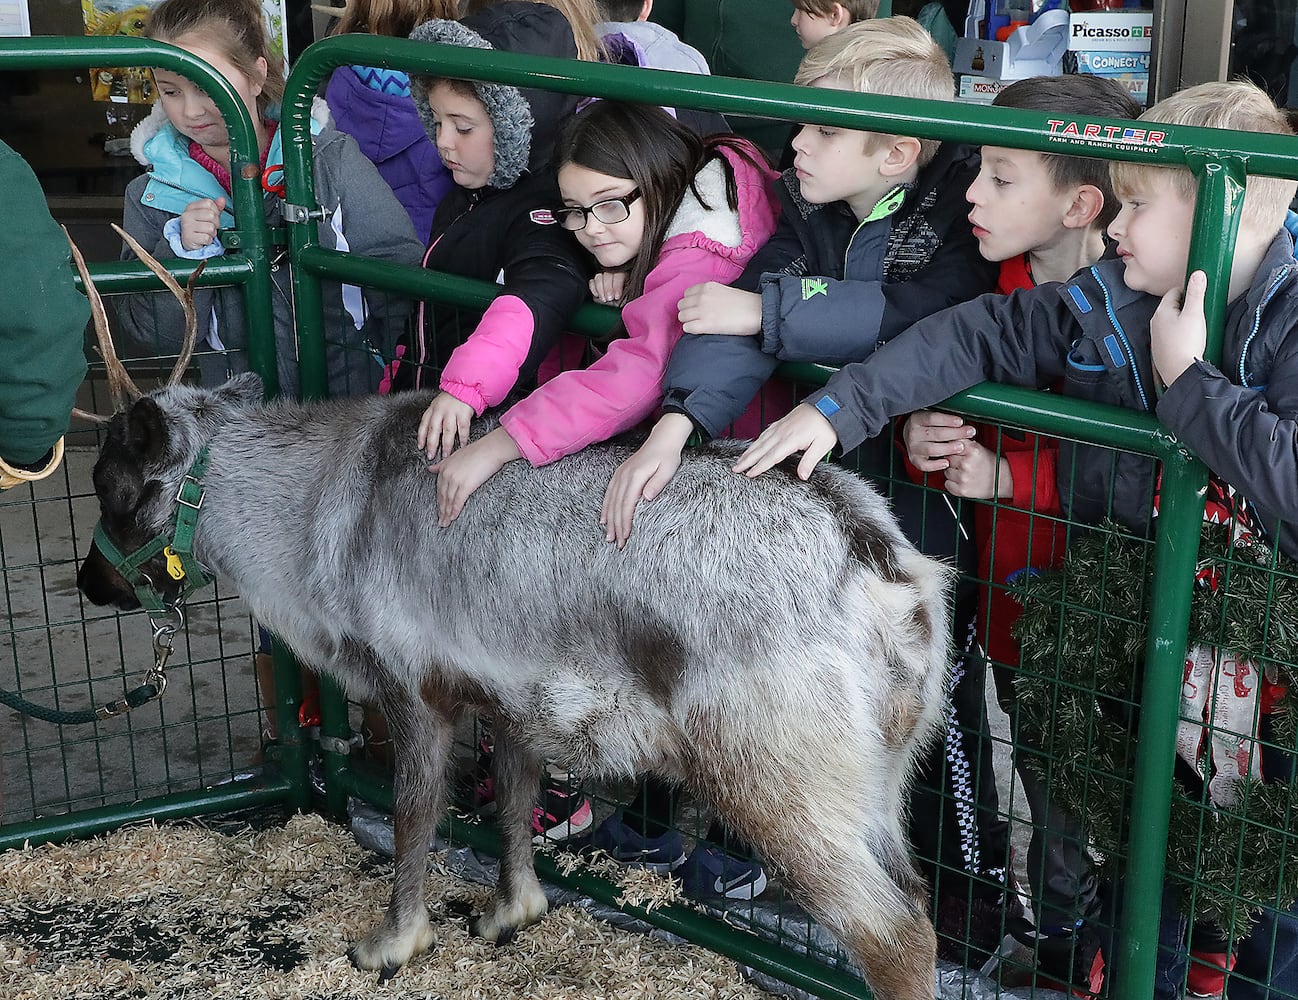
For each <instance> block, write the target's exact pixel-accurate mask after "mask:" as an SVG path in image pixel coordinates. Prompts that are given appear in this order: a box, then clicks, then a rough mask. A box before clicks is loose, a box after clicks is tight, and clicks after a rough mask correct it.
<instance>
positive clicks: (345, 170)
mask: <svg viewBox="0 0 1298 1000" xmlns="http://www.w3.org/2000/svg"><path fill="white" fill-rule="evenodd" d="M316 103H317V107H316V108H315V109H314V112H313V114H314V115H315V116H316V117H315V119H314V120H313V122H312V166H313V168H314V179H315V195H316V200H317V201H318V202H319V203H320V205H321V206H322V207H323V208H324V210H325V220H324V221H322V222H321V223H319V224H318V225H317V234H318V238H319V240H320V243H321V245H322V246H325V247H328V248H329V249H345V250H348V251H350V252H352V253H359V254H363V255H365V256H368V257H375V258H378V259H380V260H389V261H395V262H398V263H402V264H418V263H419V260H420V255H421V251H422V246H421V245H420V243H419V241H418V240H417V239H416V238H415V233H414V229H413V228H412V226H411V224H410V218H409V217H408V216H407V215H406V213H405V211H404V210H403V209H402V207H401V204H400V203H399V202H398V201H397V200H396V198H395V197H394V196H393V194H392V191H391V189H390V188H389V187H388V186H387V184H386V183H385V182H384V180H383V178H382V177H380V176H379V174H378V171H377V170H376V169H375V167H374V165H373V164H372V163H370V161H369V160H368V159H366V157H365V155H364V154H363V153H362V152H361V151H360V149H359V147H358V146H357V145H356V142H355V141H354V140H353V139H352V138H351V137H350V136H347V135H344V134H343V133H341V132H339V131H338V130H337V129H335V128H334V127H333V125H332V124H331V123H328V122H327V115H328V109H327V108H326V107H325V106H324V102H323V101H317V102H316ZM131 149H132V152H134V153H135V156H136V158H137V159H138V160H139V161H140V162H141V163H143V164H145V166H146V167H147V168H148V173H145V174H143V175H141V176H139V177H137V178H135V179H134V180H133V181H131V182H130V184H128V185H127V187H126V197H125V199H124V201H123V206H122V227H123V228H124V229H125V230H126V231H127V232H128V233H130V234H131V235H132V236H133V237H135V239H136V240H138V241H139V242H140V244H141V245H142V246H143V247H144V248H145V249H146V250H148V251H149V252H150V253H152V254H153V255H154V256H155V257H157V258H158V260H160V261H162V262H163V263H164V264H165V263H166V262H167V261H168V259H174V258H176V257H178V256H192V255H190V254H183V253H178V252H177V250H176V249H175V248H174V247H173V245H172V244H171V242H170V241H169V240H168V239H167V237H166V236H165V235H164V229H165V228H166V226H167V223H168V222H170V221H171V220H172V219H175V218H176V217H178V216H179V215H180V214H181V212H183V211H184V210H185V206H187V205H188V204H189V203H190V202H192V201H194V200H195V199H198V198H220V197H224V198H225V199H226V202H227V205H228V202H229V201H230V198H229V196H228V195H227V194H226V192H225V190H224V189H223V188H222V187H221V185H220V184H219V183H218V181H217V180H216V178H215V177H213V176H212V174H211V173H210V172H209V171H208V170H207V169H206V168H204V167H203V166H202V165H200V164H199V163H197V162H196V161H195V160H194V159H193V158H192V157H190V155H189V141H188V140H187V139H185V138H184V137H183V136H181V135H180V134H179V133H178V132H176V131H175V129H173V128H172V127H171V125H170V124H169V123H168V122H167V120H166V116H165V115H164V114H162V109H161V107H158V108H157V109H156V110H155V112H154V113H153V114H152V115H150V117H149V118H146V119H145V120H144V121H143V122H141V123H140V124H139V125H138V126H136V129H135V131H134V132H133V133H132V135H131ZM266 162H267V163H268V164H275V163H282V162H283V155H282V153H281V146H280V134H279V132H278V131H277V132H276V134H275V137H274V139H273V140H272V142H271V146H270V150H269V153H268V155H267V158H266ZM271 180H272V181H275V180H276V178H275V177H274V176H272V177H271ZM282 205H283V200H282V199H281V198H279V197H278V196H277V195H274V194H270V193H267V194H266V197H265V201H264V210H265V221H266V224H267V225H270V226H279V225H281V224H282V216H281V207H282ZM233 225H234V216H233V215H232V214H231V213H230V212H229V211H228V207H227V210H226V211H224V212H222V214H221V227H222V228H223V229H224V228H228V227H231V226H233ZM132 256H133V254H132V253H131V250H130V249H129V248H128V247H125V246H123V248H122V259H124V260H126V259H130V258H131V257H132ZM285 256H286V255H285V254H283V253H281V254H279V255H278V256H277V257H276V258H275V260H274V261H272V264H271V281H272V285H273V288H272V308H273V310H274V321H275V350H276V353H277V356H278V366H277V367H278V374H279V383H280V391H281V392H282V393H283V394H285V395H288V396H292V395H296V394H297V392H298V389H299V385H298V374H297V332H296V326H295V324H296V310H295V308H294V305H293V288H292V281H291V273H290V270H289V268H288V267H287V266H285V265H284V264H283V263H282V262H283V260H284V259H285ZM321 294H322V297H323V305H324V318H325V335H326V341H327V347H326V352H327V366H328V371H329V392H330V394H331V395H335V396H338V395H350V394H354V393H357V392H368V391H372V390H373V389H375V388H377V386H378V383H379V378H380V376H381V374H382V363H381V362H380V361H379V360H378V356H382V357H384V358H386V357H391V354H392V351H393V350H394V347H395V341H396V338H397V336H398V334H400V333H401V332H402V331H403V329H404V325H405V322H406V319H407V317H408V315H409V312H410V304H409V303H408V302H406V301H404V300H401V299H397V298H393V297H392V296H391V295H388V294H387V293H382V292H376V293H372V294H371V293H363V292H362V290H361V289H359V288H356V287H355V286H351V285H341V284H339V283H338V282H333V281H326V282H322V284H321ZM194 305H195V308H196V310H197V313H198V322H199V345H198V346H199V351H200V353H199V357H198V365H199V370H200V373H201V375H202V378H203V381H204V382H205V383H208V384H215V383H220V382H224V381H225V380H226V378H228V377H229V376H230V375H231V374H236V373H238V372H241V371H246V370H247V369H248V359H247V353H246V351H247V325H246V323H245V320H244V308H243V303H242V290H241V289H239V288H198V289H195V292H194ZM118 317H119V319H120V320H121V324H122V329H123V332H124V333H125V334H126V337H127V339H128V340H129V341H130V343H129V344H127V345H124V346H126V347H127V348H128V349H129V352H130V353H133V354H134V355H135V356H148V355H155V354H175V353H177V352H178V351H179V349H180V341H181V336H182V333H183V331H184V319H183V317H182V314H181V310H180V304H179V303H178V302H176V301H175V299H173V298H172V297H171V295H170V294H169V293H165V292H163V293H143V294H134V295H126V296H122V297H121V298H120V299H119V301H118ZM208 347H210V348H218V347H219V348H224V349H225V351H226V353H225V354H213V353H210V352H209V351H208V350H207V349H206V348H208Z"/></svg>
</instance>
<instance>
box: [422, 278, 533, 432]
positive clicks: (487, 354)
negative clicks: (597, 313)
mask: <svg viewBox="0 0 1298 1000" xmlns="http://www.w3.org/2000/svg"><path fill="white" fill-rule="evenodd" d="M535 329H536V319H535V317H533V315H532V310H531V309H529V308H528V307H527V303H526V302H524V301H523V300H522V299H520V298H519V297H518V296H517V295H501V296H499V297H498V298H496V299H495V300H494V301H493V302H492V303H491V305H490V306H488V307H487V311H486V312H484V313H483V314H482V319H481V320H479V321H478V325H477V327H476V328H474V331H473V333H471V334H469V339H468V340H466V341H465V342H464V343H463V344H461V345H460V346H459V347H457V348H456V349H455V350H454V351H452V352H451V357H450V360H449V361H447V362H446V367H445V368H443V369H442V380H441V388H442V390H443V391H444V392H448V393H450V394H451V395H452V396H454V397H455V398H456V399H458V400H459V401H460V402H462V403H467V404H468V405H469V406H472V407H473V412H474V413H476V414H477V415H478V416H482V411H483V410H485V409H486V408H487V407H489V406H495V405H496V404H497V403H499V402H500V401H501V400H502V399H504V398H505V397H506V396H507V395H509V390H510V389H512V388H514V383H516V382H517V381H518V371H519V369H520V368H522V366H523V362H524V361H526V360H527V352H528V351H529V350H531V347H532V334H533V332H534V331H535Z"/></svg>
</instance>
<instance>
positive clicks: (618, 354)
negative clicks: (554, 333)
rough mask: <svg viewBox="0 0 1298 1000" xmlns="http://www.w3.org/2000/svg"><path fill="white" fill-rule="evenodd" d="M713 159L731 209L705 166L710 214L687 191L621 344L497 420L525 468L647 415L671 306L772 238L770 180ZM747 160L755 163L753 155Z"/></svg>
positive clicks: (668, 339)
mask: <svg viewBox="0 0 1298 1000" xmlns="http://www.w3.org/2000/svg"><path fill="white" fill-rule="evenodd" d="M720 155H721V156H724V157H725V158H726V160H727V162H729V164H730V166H731V169H733V171H734V174H735V185H736V189H737V192H738V198H737V199H736V200H737V201H738V203H739V208H738V211H731V209H730V208H729V206H728V205H727V204H726V200H725V177H724V172H723V169H722V166H721V164H720V163H719V162H718V161H717V160H715V159H714V160H712V161H710V162H709V163H708V164H707V165H706V166H705V167H704V168H703V169H702V170H700V171H699V173H698V176H697V177H696V185H697V187H698V189H699V191H700V192H701V193H702V194H703V196H704V198H705V200H706V202H707V204H708V205H711V206H713V209H712V210H707V209H705V208H704V207H703V205H702V204H700V202H699V200H698V198H697V197H695V195H694V193H693V191H691V190H689V189H687V190H686V192H685V197H684V199H683V200H682V201H681V205H680V207H679V208H678V209H677V211H676V215H675V217H674V218H673V219H672V222H671V225H670V226H669V227H668V230H667V233H668V235H667V239H666V240H665V241H664V242H663V248H662V252H661V253H660V254H659V256H658V263H657V264H655V265H654V268H653V270H652V271H650V272H649V274H648V276H646V278H645V286H644V293H643V294H642V295H640V297H639V298H636V299H633V300H632V301H631V302H628V303H627V304H626V305H625V306H624V307H623V308H622V322H623V325H624V326H625V327H626V331H627V336H626V337H623V338H620V339H618V340H614V341H612V342H611V343H610V344H609V345H608V351H607V353H606V354H605V355H604V356H603V357H602V358H600V359H599V360H598V361H596V362H595V363H594V364H593V365H591V366H590V367H589V368H583V369H580V370H575V371H564V372H560V373H559V374H558V375H556V376H555V377H554V378H553V379H551V380H550V381H549V382H546V383H545V384H544V385H542V386H540V387H538V388H537V389H536V391H535V392H533V393H532V394H531V395H529V396H528V397H527V398H526V399H524V400H522V401H521V402H519V403H517V404H516V405H515V406H513V407H511V408H510V409H509V410H508V411H507V412H506V413H505V414H504V416H503V417H501V421H500V422H501V424H502V425H503V426H504V428H505V430H506V431H507V432H508V433H509V436H510V437H512V438H513V439H514V441H515V442H516V443H517V445H518V448H519V450H520V451H521V452H522V453H523V457H524V458H526V459H527V460H528V461H529V462H531V463H532V464H533V465H545V464H547V463H549V462H553V461H555V460H556V459H560V458H562V457H563V456H564V455H571V454H573V453H574V452H578V451H580V450H581V449H582V448H585V447H586V446H587V445H588V444H592V443H594V442H596V441H604V440H607V439H608V438H610V437H613V436H614V435H615V434H620V433H621V432H622V431H625V430H628V429H629V428H631V427H634V426H635V425H636V424H638V423H639V422H640V421H641V420H643V419H645V417H648V416H649V415H651V414H652V413H653V412H654V411H655V410H656V409H657V408H658V406H659V405H660V404H661V402H662V381H663V374H664V373H665V372H666V370H667V361H668V359H669V358H670V357H671V353H672V348H673V347H674V346H675V345H676V341H678V340H679V339H680V337H681V325H680V321H679V320H678V319H677V318H676V304H677V303H678V302H679V301H680V298H681V296H682V295H683V294H684V293H685V290H686V289H687V288H689V287H690V286H691V285H697V284H699V283H700V282H704V281H719V282H721V283H722V284H729V283H730V282H732V281H734V280H735V279H736V278H738V277H739V275H740V273H742V271H743V269H744V265H745V264H747V263H748V259H749V258H750V257H752V255H753V253H754V252H756V250H757V249H758V248H759V247H761V246H762V245H763V244H764V243H765V242H766V241H767V240H768V239H770V237H771V234H772V233H773V232H774V231H775V222H776V218H777V216H778V214H779V203H778V202H777V200H776V199H775V197H774V196H773V194H772V190H771V186H770V185H771V181H772V179H773V178H774V177H775V174H774V173H773V172H772V171H769V170H767V169H765V168H758V167H754V166H753V165H752V164H750V163H748V162H747V161H745V160H744V159H743V158H742V157H740V156H739V155H738V154H736V153H735V152H734V151H733V150H730V149H727V148H725V147H724V146H723V147H721V148H720ZM752 156H753V158H754V159H756V160H760V159H761V156H760V154H759V153H757V152H756V150H753V151H752Z"/></svg>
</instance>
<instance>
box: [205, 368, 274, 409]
mask: <svg viewBox="0 0 1298 1000" xmlns="http://www.w3.org/2000/svg"><path fill="white" fill-rule="evenodd" d="M215 395H216V398H217V399H218V400H220V401H221V402H222V403H229V404H231V405H233V406H256V405H257V404H258V403H261V402H262V401H263V400H264V399H265V398H266V387H265V386H264V385H263V384H262V381H261V376H260V375H258V374H257V373H256V372H244V373H243V374H241V375H236V376H235V377H234V378H232V379H230V381H228V382H226V383H225V385H223V386H221V387H220V388H219V389H217V390H216V393H215Z"/></svg>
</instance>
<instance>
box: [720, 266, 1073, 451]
mask: <svg viewBox="0 0 1298 1000" xmlns="http://www.w3.org/2000/svg"><path fill="white" fill-rule="evenodd" d="M1071 330H1072V324H1071V314H1070V313H1069V312H1068V308H1067V306H1066V305H1065V303H1064V300H1063V297H1062V293H1061V289H1060V288H1059V287H1058V286H1054V285H1044V286H1041V287H1038V288H1033V289H1028V290H1025V291H1018V292H1014V293H1013V294H1011V295H1008V296H1006V295H983V296H981V297H979V298H977V299H974V300H973V301H972V302H965V303H963V304H961V305H958V306H955V307H954V308H951V309H947V310H946V311H944V312H940V313H937V314H936V315H933V316H930V317H929V318H928V319H926V320H924V321H922V322H920V323H917V324H916V325H915V326H913V327H911V328H910V329H909V330H907V331H906V332H905V333H903V334H902V335H901V336H899V337H897V338H896V339H895V340H891V341H889V342H888V343H886V344H884V345H883V346H882V347H880V348H879V349H878V350H877V351H876V352H875V353H874V354H872V355H870V356H869V357H868V358H867V359H866V360H865V361H862V362H857V363H856V364H850V365H847V366H845V367H844V368H842V369H841V370H840V371H838V372H837V373H835V374H834V376H833V377H832V378H830V380H829V382H828V383H827V384H826V385H825V387H824V388H823V389H822V390H820V391H819V392H816V393H813V394H812V395H811V396H809V397H808V398H807V400H806V401H805V403H804V405H802V406H799V407H797V408H796V410H794V412H793V413H791V414H789V416H788V417H785V418H784V419H783V420H779V421H776V422H775V423H774V424H772V425H771V426H770V427H768V428H767V429H766V430H765V431H763V432H762V435H761V436H760V437H759V438H758V439H757V441H755V442H754V443H753V444H752V446H750V447H749V449H748V451H746V452H744V454H743V455H742V456H740V460H739V462H738V463H737V464H736V470H737V471H743V472H746V473H748V474H749V475H750V476H756V475H760V474H761V473H762V472H764V471H766V470H767V469H769V468H771V467H772V466H774V465H776V464H778V463H779V462H781V461H783V460H784V459H785V458H787V457H788V456H789V455H792V454H793V453H794V452H797V451H804V452H806V454H804V455H803V458H802V462H801V463H799V466H798V473H799V475H803V476H804V477H805V476H807V475H810V474H811V470H812V469H813V468H814V467H815V464H816V462H818V461H819V460H820V459H822V458H824V457H825V453H826V451H827V450H828V449H825V450H820V449H821V444H822V442H823V441H825V440H827V439H828V440H829V443H830V444H831V445H832V444H833V443H834V441H835V440H836V441H837V443H838V445H839V446H840V447H841V448H842V450H843V451H851V450H852V449H853V448H855V447H857V445H859V444H860V443H861V442H862V441H864V440H866V439H867V438H872V437H874V436H875V435H876V434H878V433H879V432H880V431H882V430H883V429H884V427H885V426H887V423H888V421H889V419H891V418H892V417H896V416H900V415H901V414H903V413H911V412H913V411H915V410H922V409H924V408H926V407H929V406H932V405H934V404H935V403H940V402H941V401H942V400H944V399H948V398H950V397H951V396H953V395H955V394H956V393H957V392H960V391H961V390H962V389H968V388H969V387H970V386H973V385H977V384H978V383H979V382H985V381H988V380H995V381H1001V382H1008V383H1010V384H1014V385H1029V386H1037V385H1048V384H1049V383H1051V382H1052V381H1054V380H1055V379H1056V378H1058V377H1059V375H1060V373H1061V372H1062V371H1063V367H1064V364H1065V356H1066V354H1067V351H1068V344H1069V340H1070V336H1071ZM809 410H810V411H811V412H810V413H809V412H808V411H809ZM795 414H796V415H797V420H796V422H794V421H793V420H791V418H793V417H794V416H795ZM786 421H789V422H788V423H786ZM818 421H820V422H823V424H821V423H818ZM824 425H828V426H829V427H830V428H831V429H832V430H833V435H834V436H833V438H832V439H831V438H827V435H826V434H825V433H824ZM817 429H818V430H819V432H818V433H817ZM817 452H818V453H817Z"/></svg>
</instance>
